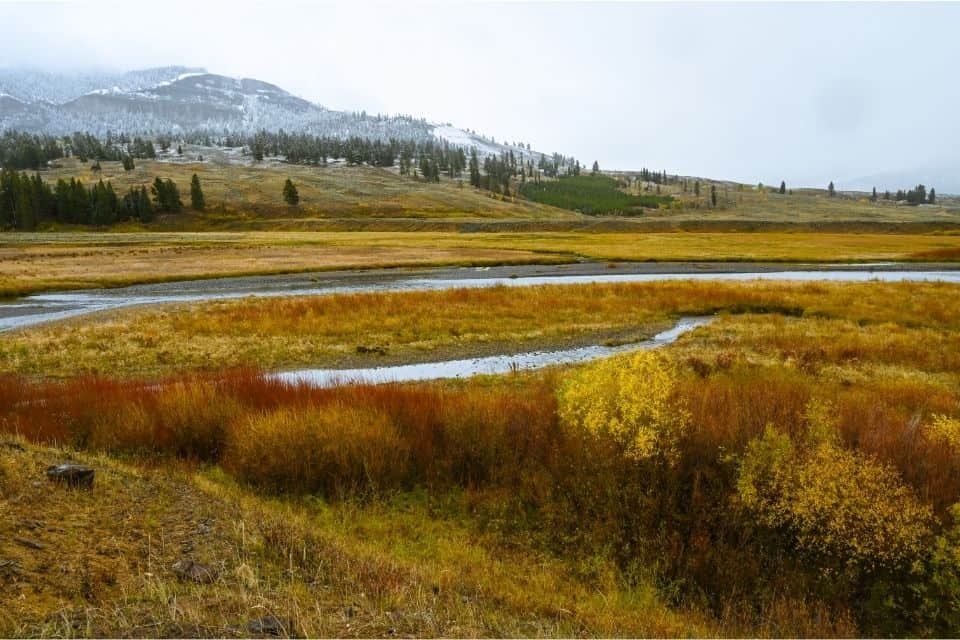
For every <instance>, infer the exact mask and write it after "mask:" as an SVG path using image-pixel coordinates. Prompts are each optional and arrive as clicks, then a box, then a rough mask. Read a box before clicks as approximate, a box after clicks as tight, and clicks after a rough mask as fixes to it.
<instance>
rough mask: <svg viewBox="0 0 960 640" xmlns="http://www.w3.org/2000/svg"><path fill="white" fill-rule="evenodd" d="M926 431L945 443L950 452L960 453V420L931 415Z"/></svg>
mask: <svg viewBox="0 0 960 640" xmlns="http://www.w3.org/2000/svg"><path fill="white" fill-rule="evenodd" d="M927 432H928V434H929V435H931V436H933V437H934V438H935V439H937V440H939V441H940V442H942V443H943V444H945V445H946V446H947V447H948V448H949V449H950V451H951V452H953V453H954V454H960V420H957V419H956V418H951V417H949V416H944V415H936V416H933V420H932V421H931V422H930V424H929V425H928V427H927Z"/></svg>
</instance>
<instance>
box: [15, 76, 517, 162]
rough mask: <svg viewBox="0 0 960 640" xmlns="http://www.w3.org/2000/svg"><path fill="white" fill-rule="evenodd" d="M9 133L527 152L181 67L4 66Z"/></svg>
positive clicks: (404, 118) (458, 130) (449, 128)
mask: <svg viewBox="0 0 960 640" xmlns="http://www.w3.org/2000/svg"><path fill="white" fill-rule="evenodd" d="M5 129H9V130H20V131H27V132H32V133H44V134H49V135H57V136H61V135H69V134H72V133H74V132H76V131H85V132H90V133H93V134H95V135H98V136H105V135H107V133H108V132H112V133H114V134H117V133H127V134H131V135H132V134H156V133H157V132H170V133H174V134H176V133H178V132H179V133H182V132H193V133H198V132H203V133H208V134H212V135H223V134H224V133H225V132H228V133H231V134H241V133H245V134H250V133H255V132H257V131H260V130H267V131H278V130H284V131H286V132H288V133H290V132H294V133H306V134H311V135H320V136H333V137H341V138H346V137H349V136H360V137H363V138H371V139H378V140H387V139H389V138H398V139H406V140H418V141H425V140H436V139H439V140H446V141H448V142H450V143H451V144H454V145H458V146H464V147H476V149H477V152H478V153H479V154H480V155H481V156H483V155H490V154H494V155H496V154H499V153H501V152H503V151H509V150H511V149H514V150H516V151H520V149H521V147H519V146H517V145H508V144H499V143H496V142H494V141H493V140H488V139H486V138H484V137H482V136H479V135H477V134H476V133H473V132H471V131H468V130H466V129H461V128H458V127H454V126H452V125H450V124H449V123H446V124H437V123H430V122H427V121H426V120H423V119H420V118H415V117H412V116H384V115H379V114H378V115H368V114H367V113H366V112H363V113H350V112H345V111H336V110H333V109H328V108H326V107H324V106H322V105H319V104H315V103H313V102H310V101H308V100H304V99H303V98H300V97H298V96H295V95H293V94H291V93H289V92H287V91H285V90H284V89H282V88H280V87H278V86H276V85H274V84H271V83H269V82H264V81H262V80H257V79H252V78H231V77H228V76H223V75H218V74H215V73H209V72H207V70H206V69H203V68H198V67H178V66H170V67H158V68H154V69H144V70H140V71H131V72H126V73H119V74H110V73H99V72H89V73H74V74H56V73H47V72H39V71H29V70H21V69H0V131H3V130H5ZM529 151H530V150H529V149H527V152H529Z"/></svg>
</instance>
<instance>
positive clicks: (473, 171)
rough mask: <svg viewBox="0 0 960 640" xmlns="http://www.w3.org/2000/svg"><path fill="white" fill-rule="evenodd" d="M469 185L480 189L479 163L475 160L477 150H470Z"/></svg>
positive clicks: (474, 148)
mask: <svg viewBox="0 0 960 640" xmlns="http://www.w3.org/2000/svg"><path fill="white" fill-rule="evenodd" d="M470 184H471V185H473V186H474V187H477V188H478V189H479V188H480V161H479V160H477V148H476V147H473V148H471V149H470Z"/></svg>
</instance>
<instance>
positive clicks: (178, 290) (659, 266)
mask: <svg viewBox="0 0 960 640" xmlns="http://www.w3.org/2000/svg"><path fill="white" fill-rule="evenodd" d="M921 266H922V265H921ZM936 266H937V267H942V266H943V265H936ZM618 269H620V270H622V271H618V272H616V273H612V272H609V271H608V270H606V269H605V267H604V266H603V265H597V264H595V263H587V264H582V265H556V266H551V265H540V266H537V265H531V266H525V267H484V268H458V269H450V268H444V269H434V270H415V271H407V270H379V271H370V272H331V273H318V274H300V275H293V276H263V277H243V278H221V279H215V280H197V281H192V282H189V281H187V282H171V283H162V284H153V285H135V286H132V287H123V288H117V289H94V290H85V291H70V292H60V293H42V294H36V295H31V296H26V297H23V298H18V299H14V300H9V301H0V331H9V330H12V329H19V328H24V327H30V326H33V325H37V324H42V323H45V322H52V321H56V320H64V319H67V318H73V317H77V316H82V315H86V314H89V313H95V312H99V311H109V310H113V309H120V308H124V307H132V306H143V305H153V304H167V303H185V302H201V301H205V300H226V299H231V298H243V297H249V296H253V297H279V296H304V295H330V294H337V293H363V292H374V291H414V290H440V289H452V288H461V287H495V286H506V287H523V286H535V285H542V284H581V283H591V282H654V281H663V280H716V281H723V280H727V281H746V280H797V281H832V282H865V281H870V280H877V281H884V282H903V281H940V282H950V283H960V270H949V269H947V268H938V269H930V268H918V267H917V266H916V265H911V264H898V263H878V264H873V265H834V266H825V265H809V266H808V268H803V267H802V266H801V267H798V266H791V267H786V266H784V265H756V264H753V265H751V264H735V263H733V264H721V265H717V264H711V263H703V264H696V263H682V264H679V265H676V264H670V263H651V264H633V265H624V266H621V267H618ZM623 271H625V272H623Z"/></svg>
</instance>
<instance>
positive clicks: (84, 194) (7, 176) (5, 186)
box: [0, 169, 206, 231]
mask: <svg viewBox="0 0 960 640" xmlns="http://www.w3.org/2000/svg"><path fill="white" fill-rule="evenodd" d="M190 206H191V208H192V209H194V210H195V211H202V210H203V209H204V208H205V206H206V203H205V200H204V196H203V189H202V187H201V185H200V179H199V178H198V177H197V175H196V174H194V176H193V179H192V180H191V183H190ZM182 209H183V201H182V200H181V197H180V189H179V188H178V187H177V185H176V183H174V182H173V181H172V180H170V179H169V178H167V179H163V178H160V177H157V178H155V179H154V181H153V183H152V184H151V185H150V188H149V190H148V188H147V187H146V185H141V186H139V187H131V188H130V190H129V191H128V192H127V193H126V194H123V195H122V196H121V195H120V194H118V193H117V192H116V190H115V189H114V188H113V185H112V184H111V183H110V182H109V181H107V182H104V181H103V180H99V181H97V182H96V183H94V184H91V185H89V186H87V185H85V184H83V183H82V182H81V181H80V180H77V179H76V178H70V180H65V179H63V178H61V179H59V180H57V182H56V184H55V185H54V186H52V187H51V186H50V184H48V183H47V182H45V181H44V180H43V179H42V178H41V177H40V175H39V174H34V175H32V176H31V175H28V174H27V173H24V172H17V171H15V170H13V169H4V170H3V171H0V228H3V229H17V230H23V231H30V230H33V229H36V228H37V226H38V225H40V224H41V223H44V222H59V223H62V224H87V225H95V226H105V225H110V224H114V223H117V222H124V221H127V220H135V221H139V222H144V223H146V222H151V221H152V220H153V219H154V217H155V215H156V214H157V213H177V212H179V211H181V210H182Z"/></svg>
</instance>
